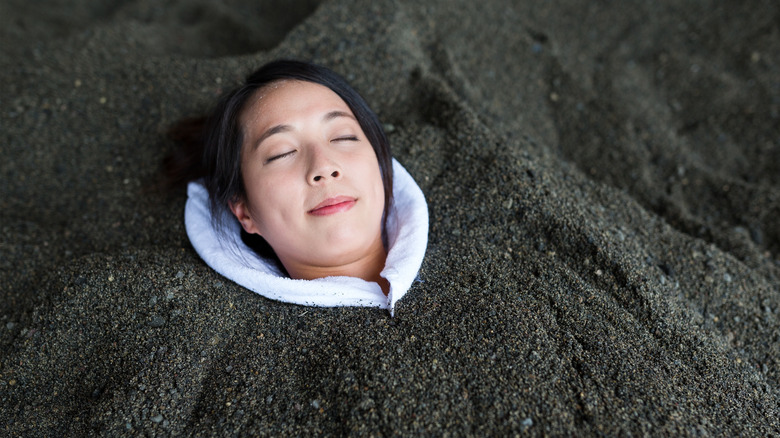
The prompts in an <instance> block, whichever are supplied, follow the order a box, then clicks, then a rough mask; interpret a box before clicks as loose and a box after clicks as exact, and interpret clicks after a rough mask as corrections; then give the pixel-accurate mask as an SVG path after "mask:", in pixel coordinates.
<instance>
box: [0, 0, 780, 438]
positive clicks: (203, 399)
mask: <svg viewBox="0 0 780 438" xmlns="http://www.w3.org/2000/svg"><path fill="white" fill-rule="evenodd" d="M778 23H780V4H778V3H777V2H776V1H770V0H766V1H758V0H757V1H745V2H737V1H731V2H723V1H715V0H712V1H706V0H705V1H687V2H681V1H674V0H667V1H658V2H655V1H638V0H637V1H612V2H601V1H598V2H593V1H577V0H558V1H555V0H552V1H545V2H531V1H497V0H480V1H458V2H454V1H449V0H432V1H420V2H418V1H411V0H334V1H325V2H322V3H321V4H318V3H317V2H313V1H282V0H263V1H256V0H252V1H250V0H243V1H239V0H231V1H217V0H213V1H206V0H201V1H183V0H165V1H158V0H133V1H113V2H112V1H103V0H76V1H72V2H63V1H56V0H46V1H31V0H4V1H3V2H2V3H0V47H1V49H0V133H1V134H0V135H2V138H1V141H0V157H2V160H0V228H1V229H2V237H1V238H0V303H2V304H1V306H2V308H1V309H0V435H2V436H125V435H126V436H190V435H191V436H255V435H265V436H279V435H282V436H311V435H315V434H325V435H356V436H362V435H373V436H390V435H421V436H425V435H431V434H433V435H452V436H485V435H492V436H512V435H515V434H528V435H531V436H545V435H549V436H561V435H562V436H573V435H586V436H588V435H606V436H661V435H670V436H761V437H763V436H778V435H780V421H779V420H778V417H780V403H779V402H780V368H779V367H780V261H779V257H780V27H779V26H778ZM280 57H292V58H300V59H306V60H312V61H315V62H318V63H322V64H324V65H327V66H329V67H331V68H333V69H335V70H336V71H338V72H340V73H342V74H343V75H344V76H345V77H347V78H348V79H349V80H350V81H351V82H352V83H353V84H354V85H355V86H356V88H357V89H358V90H359V91H360V92H361V93H362V94H363V95H364V96H365V97H366V99H367V100H368V101H369V103H370V104H371V105H372V107H373V108H374V109H375V110H376V112H377V113H378V114H379V115H380V118H381V119H382V121H383V123H385V124H386V128H387V130H388V136H389V138H390V141H391V144H392V148H393V153H394V155H395V157H396V158H397V159H398V160H399V161H400V162H401V163H402V164H403V165H404V166H405V167H406V168H407V169H408V170H409V172H410V173H411V174H412V175H413V176H414V177H415V179H416V180H417V181H418V182H419V184H420V186H421V188H422V189H423V192H424V193H425V195H426V197H427V200H428V203H429V208H430V215H431V228H430V243H429V246H428V252H427V255H426V258H425V261H424V262H423V266H422V270H421V273H420V276H421V279H422V281H421V282H419V283H416V284H415V285H414V286H413V288H412V289H411V290H410V292H409V293H408V295H407V296H406V297H405V298H404V299H403V300H402V301H401V303H400V305H399V307H398V308H397V309H396V317H395V318H391V317H390V316H389V314H388V313H387V312H386V311H381V310H375V309H364V308H334V309H322V308H307V307H299V306H294V305H287V304H282V303H277V302H273V301H270V300H267V299H264V298H262V297H260V296H258V295H256V294H254V293H251V292H249V291H247V290H246V289H243V288H242V287H240V286H237V285H236V284H233V283H231V282H230V281H228V280H226V279H224V278H222V277H220V276H219V275H218V274H216V273H214V272H213V271H211V270H210V269H209V268H208V267H207V266H206V265H205V264H204V263H203V262H202V261H201V260H200V259H199V257H198V256H197V254H195V252H194V251H193V249H192V248H191V246H190V245H189V242H188V240H187V237H186V234H185V232H184V226H183V208H184V202H185V193H184V191H181V192H179V193H175V194H171V195H167V194H163V193H161V192H159V191H155V190H153V189H150V186H151V185H152V183H153V182H154V181H155V175H156V174H157V172H158V165H159V162H160V160H161V158H162V157H163V156H164V155H165V154H166V153H167V152H169V151H170V150H171V149H172V147H173V145H172V144H171V143H170V142H169V141H167V140H166V139H165V138H164V137H163V134H162V133H163V131H164V130H165V129H166V127H167V126H169V125H170V124H171V123H172V122H174V121H176V120H177V119H179V118H181V117H185V116H192V115H198V114H202V113H204V112H205V111H206V110H207V109H208V108H209V107H210V106H211V105H212V104H213V103H214V101H215V99H216V97H217V96H218V95H219V94H220V93H222V92H223V91H225V90H226V89H228V88H231V87H233V86H234V85H236V84H237V83H238V82H240V81H241V80H242V78H243V77H244V76H245V75H246V74H248V73H249V72H250V71H252V70H253V69H254V68H256V67H258V66H260V65H261V64H263V63H264V62H266V61H269V60H272V59H276V58H280Z"/></svg>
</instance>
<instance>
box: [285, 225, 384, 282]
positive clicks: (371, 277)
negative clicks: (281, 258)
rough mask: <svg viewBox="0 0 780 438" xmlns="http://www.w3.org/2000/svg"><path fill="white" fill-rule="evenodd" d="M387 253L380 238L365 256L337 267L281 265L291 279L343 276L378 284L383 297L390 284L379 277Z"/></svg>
mask: <svg viewBox="0 0 780 438" xmlns="http://www.w3.org/2000/svg"><path fill="white" fill-rule="evenodd" d="M386 261H387V252H386V251H385V247H384V245H383V244H382V239H381V236H380V238H379V239H378V240H377V241H376V242H375V243H374V244H372V245H371V248H370V250H369V251H368V252H366V254H365V255H364V256H363V257H361V258H359V259H357V260H354V261H351V262H348V263H345V264H343V265H337V266H287V264H285V263H283V264H284V265H285V266H284V267H285V269H286V270H287V273H288V274H289V275H290V277H291V278H296V279H301V280H313V279H315V278H323V277H333V276H344V277H357V278H362V279H363V280H366V281H372V282H375V283H377V284H379V287H381V288H382V293H384V294H385V295H387V294H388V292H389V291H390V283H389V282H388V281H387V280H386V279H385V278H383V277H382V276H381V275H379V274H380V273H381V272H382V270H383V269H384V268H385V262H386Z"/></svg>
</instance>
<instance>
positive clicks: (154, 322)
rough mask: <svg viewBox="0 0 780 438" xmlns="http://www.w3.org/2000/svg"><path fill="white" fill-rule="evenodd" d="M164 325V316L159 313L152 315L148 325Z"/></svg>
mask: <svg viewBox="0 0 780 438" xmlns="http://www.w3.org/2000/svg"><path fill="white" fill-rule="evenodd" d="M164 325H165V318H163V317H162V316H160V315H154V316H153V317H152V320H151V321H149V326H151V327H162V326H164Z"/></svg>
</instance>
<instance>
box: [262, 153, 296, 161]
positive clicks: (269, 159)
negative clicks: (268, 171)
mask: <svg viewBox="0 0 780 438" xmlns="http://www.w3.org/2000/svg"><path fill="white" fill-rule="evenodd" d="M294 153H295V151H294V150H293V151H290V152H285V153H283V154H279V155H274V156H273V157H270V158H268V159H267V160H265V163H266V164H268V163H270V162H271V161H275V160H278V159H280V158H284V157H286V156H288V155H292V154H294Z"/></svg>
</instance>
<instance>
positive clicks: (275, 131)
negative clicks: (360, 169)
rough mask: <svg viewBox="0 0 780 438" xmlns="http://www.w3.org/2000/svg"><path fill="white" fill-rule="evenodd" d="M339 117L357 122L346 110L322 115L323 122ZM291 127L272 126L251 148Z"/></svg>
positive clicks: (254, 148)
mask: <svg viewBox="0 0 780 438" xmlns="http://www.w3.org/2000/svg"><path fill="white" fill-rule="evenodd" d="M339 117H347V118H350V119H352V120H354V121H356V122H357V119H356V118H355V116H353V115H352V114H350V113H348V112H346V111H339V110H335V111H330V112H328V113H327V114H325V116H323V117H322V121H323V122H329V121H331V120H333V119H337V118H339ZM292 129H293V128H292V126H290V125H276V126H274V127H272V128H271V129H269V130H267V131H265V132H264V133H263V134H262V135H261V136H260V137H259V138H258V139H257V141H256V142H255V144H254V147H253V148H252V149H253V150H257V148H258V147H260V143H262V142H264V141H265V139H267V138H268V137H270V136H272V135H274V134H281V133H283V132H287V131H291V130H292Z"/></svg>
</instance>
